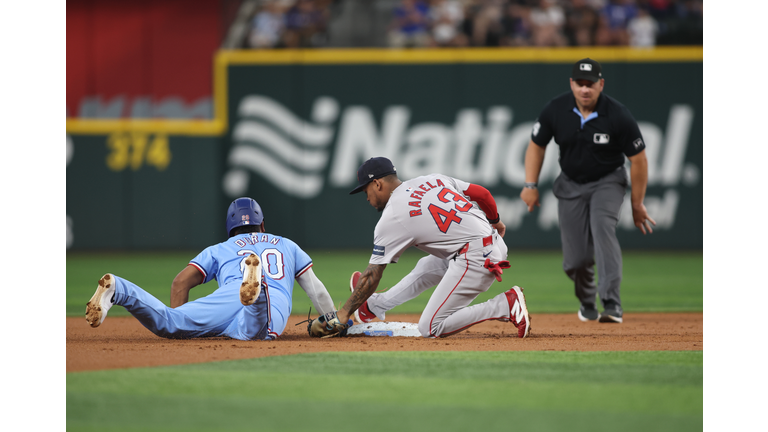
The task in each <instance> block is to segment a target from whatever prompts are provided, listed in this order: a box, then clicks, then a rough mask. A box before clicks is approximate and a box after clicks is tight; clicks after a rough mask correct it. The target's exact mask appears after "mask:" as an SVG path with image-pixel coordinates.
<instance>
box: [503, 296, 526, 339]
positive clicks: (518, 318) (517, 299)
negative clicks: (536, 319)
mask: <svg viewBox="0 0 768 432" xmlns="http://www.w3.org/2000/svg"><path fill="white" fill-rule="evenodd" d="M504 294H506V296H507V301H508V302H509V320H510V321H511V322H512V324H514V325H515V327H517V336H518V337H519V338H521V339H522V338H524V337H528V335H529V334H531V317H530V316H529V315H528V306H527V305H526V304H525V294H523V289H522V288H520V287H517V286H513V287H512V289H510V290H509V291H507V292H505V293H504Z"/></svg>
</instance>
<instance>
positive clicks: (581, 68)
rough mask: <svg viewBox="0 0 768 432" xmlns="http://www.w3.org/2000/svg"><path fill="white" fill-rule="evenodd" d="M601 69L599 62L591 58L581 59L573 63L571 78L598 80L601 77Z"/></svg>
mask: <svg viewBox="0 0 768 432" xmlns="http://www.w3.org/2000/svg"><path fill="white" fill-rule="evenodd" d="M602 69H603V68H602V67H601V66H600V63H598V62H596V61H595V60H592V59H591V58H585V59H581V60H579V61H577V62H576V64H574V65H573V71H572V72H571V79H573V80H574V81H576V80H580V79H584V80H589V81H592V82H598V81H600V80H601V79H602V78H603V74H602Z"/></svg>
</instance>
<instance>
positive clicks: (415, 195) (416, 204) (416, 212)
mask: <svg viewBox="0 0 768 432" xmlns="http://www.w3.org/2000/svg"><path fill="white" fill-rule="evenodd" d="M425 185H426V186H425ZM437 186H441V187H445V185H444V184H443V182H442V181H440V179H437ZM437 186H432V184H431V183H430V182H426V183H422V184H420V185H419V189H421V190H418V189H414V190H413V193H411V198H413V199H417V200H418V201H410V202H408V205H410V206H414V207H418V208H419V210H411V211H410V212H409V213H410V215H411V217H414V216H421V199H422V198H423V197H424V194H425V193H427V192H429V191H430V190H432V189H436V188H437ZM422 191H423V192H422ZM406 192H408V191H406Z"/></svg>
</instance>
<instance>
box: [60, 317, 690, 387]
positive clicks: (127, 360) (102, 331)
mask: <svg viewBox="0 0 768 432" xmlns="http://www.w3.org/2000/svg"><path fill="white" fill-rule="evenodd" d="M387 318H388V320H389V321H399V322H418V320H419V317H418V315H394V314H393V315H391V316H388V317H387ZM303 320H304V318H302V317H298V316H291V318H290V319H289V321H288V326H287V327H286V329H285V332H284V333H283V334H282V336H280V338H278V339H277V340H276V341H271V342H261V341H239V340H234V339H229V338H223V337H222V338H205V339H190V340H172V339H164V338H161V337H158V336H155V335H154V334H152V333H151V332H150V331H149V330H147V329H146V328H144V327H143V326H142V325H141V324H140V323H139V322H138V321H137V320H136V319H135V318H133V317H109V318H107V319H106V320H105V321H104V323H103V324H102V325H101V326H99V327H98V328H95V329H94V328H91V327H90V326H89V325H88V323H86V321H85V319H84V318H83V317H67V372H77V371H90V370H102V369H120V368H131V367H146V366H165V365H177V364H186V363H204V362H212V361H222V360H236V359H246V358H255V357H265V356H276V355H287V354H300V353H308V352H323V351H637V350H652V351H681V350H698V351H701V350H703V349H704V343H703V342H704V328H703V327H704V322H703V321H704V320H703V314H702V313H631V314H625V316H624V323H622V324H606V323H597V322H587V323H582V322H580V321H579V320H578V318H576V314H532V315H531V330H532V331H531V335H530V336H529V337H528V338H526V339H518V338H517V337H516V333H517V329H516V328H514V327H513V326H512V325H511V324H509V323H503V322H499V321H486V322H484V323H480V324H478V325H476V326H474V327H471V328H469V329H468V330H466V331H464V332H462V333H459V334H456V335H453V336H450V337H447V338H444V339H425V338H418V337H371V336H352V337H346V338H334V339H315V338H310V337H309V336H308V335H307V327H306V324H300V325H298V326H297V325H296V324H297V323H299V322H300V321H303Z"/></svg>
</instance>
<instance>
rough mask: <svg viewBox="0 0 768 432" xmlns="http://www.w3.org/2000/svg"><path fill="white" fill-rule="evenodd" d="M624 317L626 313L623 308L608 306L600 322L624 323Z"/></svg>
mask: <svg viewBox="0 0 768 432" xmlns="http://www.w3.org/2000/svg"><path fill="white" fill-rule="evenodd" d="M623 315H624V311H623V310H621V306H618V305H608V306H606V307H605V310H604V311H603V313H602V314H600V322H601V323H621V322H623V321H624V319H623V318H622V316H623Z"/></svg>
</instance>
